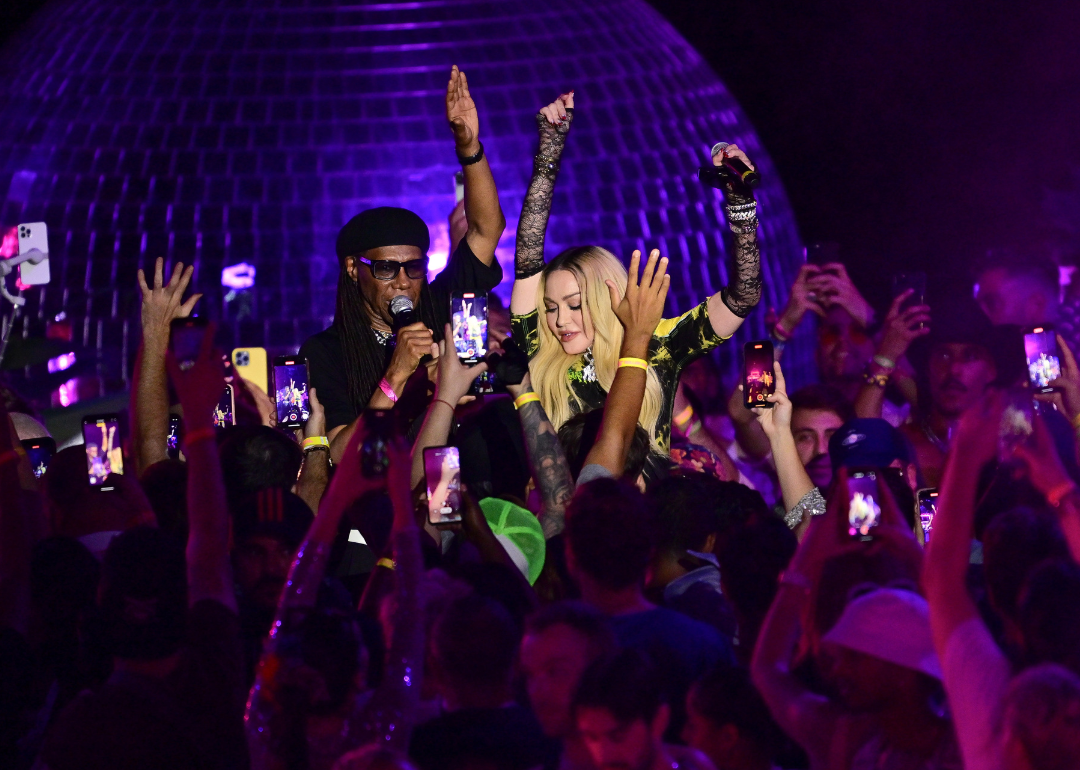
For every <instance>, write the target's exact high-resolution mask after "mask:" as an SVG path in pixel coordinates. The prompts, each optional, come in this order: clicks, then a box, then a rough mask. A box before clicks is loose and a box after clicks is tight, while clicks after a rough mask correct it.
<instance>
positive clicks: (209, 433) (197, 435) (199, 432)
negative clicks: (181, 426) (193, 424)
mask: <svg viewBox="0 0 1080 770" xmlns="http://www.w3.org/2000/svg"><path fill="white" fill-rule="evenodd" d="M216 438H217V429H215V428H213V427H206V428H196V429H195V430H189V431H188V432H187V433H185V434H184V446H185V447H189V446H191V445H193V444H197V443H199V442H200V441H205V440H206V439H216Z"/></svg>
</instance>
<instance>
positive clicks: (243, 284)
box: [221, 262, 255, 291]
mask: <svg viewBox="0 0 1080 770" xmlns="http://www.w3.org/2000/svg"><path fill="white" fill-rule="evenodd" d="M221 285H222V286H224V287H225V288H226V289H232V290H233V291H243V290H244V289H250V288H251V287H252V286H254V285H255V265H249V264H248V263H247V262H241V263H240V264H238V265H229V266H228V267H226V268H225V269H224V270H222V271H221Z"/></svg>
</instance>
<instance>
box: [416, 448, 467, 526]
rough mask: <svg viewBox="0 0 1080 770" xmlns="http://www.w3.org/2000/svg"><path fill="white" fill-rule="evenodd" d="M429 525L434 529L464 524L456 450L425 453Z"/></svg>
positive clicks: (438, 450) (432, 449) (432, 450)
mask: <svg viewBox="0 0 1080 770" xmlns="http://www.w3.org/2000/svg"><path fill="white" fill-rule="evenodd" d="M424 480H425V482H426V484H427V500H428V521H429V522H431V523H432V524H434V525H436V526H437V525H439V524H456V523H457V522H459V521H461V459H460V457H459V455H458V448H457V447H456V446H432V447H428V448H427V449H425V450H424Z"/></svg>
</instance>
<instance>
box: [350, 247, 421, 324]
mask: <svg viewBox="0 0 1080 770" xmlns="http://www.w3.org/2000/svg"><path fill="white" fill-rule="evenodd" d="M423 258H424V254H423V252H421V251H420V248H419V247H418V246H380V247H379V248H377V249H369V250H368V251H366V252H364V254H363V255H362V260H361V259H357V258H354V257H349V258H348V259H347V260H346V267H347V268H348V270H349V275H350V276H352V278H353V279H355V280H356V281H357V283H358V284H359V288H360V294H361V296H363V298H364V305H365V306H366V307H367V311H368V314H369V316H370V317H371V318H372V319H377V320H380V321H382V322H383V324H385V325H386V326H390V325H392V324H393V322H394V318H393V316H391V315H390V301H391V300H392V299H393V298H394V297H397V296H399V295H404V296H406V297H408V298H409V299H411V300H412V303H413V307H416V306H418V305H419V304H420V289H421V287H422V286H423V285H424V279H423V277H420V278H410V277H409V276H408V275H407V274H406V273H405V268H403V267H402V268H399V269H398V271H397V275H395V276H394V277H393V278H391V279H390V280H380V279H378V278H376V277H375V276H374V275H372V273H371V270H372V268H371V266H370V265H368V262H369V261H370V262H376V261H386V262H400V263H405V262H412V261H414V260H417V259H423Z"/></svg>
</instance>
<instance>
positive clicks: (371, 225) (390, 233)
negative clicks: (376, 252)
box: [336, 206, 431, 261]
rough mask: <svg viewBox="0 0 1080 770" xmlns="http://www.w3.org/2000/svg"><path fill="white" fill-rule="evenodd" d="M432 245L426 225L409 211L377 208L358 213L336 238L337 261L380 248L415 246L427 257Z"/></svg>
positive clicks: (388, 207) (383, 207)
mask: <svg viewBox="0 0 1080 770" xmlns="http://www.w3.org/2000/svg"><path fill="white" fill-rule="evenodd" d="M430 245H431V237H430V236H429V235H428V229H427V225H426V224H424V220H422V219H421V218H420V217H419V216H417V215H416V214H414V213H413V212H411V211H409V210H408V209H400V208H397V207H396V206H380V207H379V208H376V209H368V210H367V211H361V212H360V213H359V214H357V215H356V216H355V217H353V218H352V219H350V220H349V221H348V222H346V223H345V226H344V227H343V228H341V232H339V233H338V237H337V247H336V249H337V255H338V259H339V260H342V261H344V259H345V258H346V257H353V256H356V255H357V254H361V253H363V252H365V251H368V250H369V249H377V248H379V247H380V246H416V247H417V248H419V249H420V251H421V252H423V253H424V254H427V251H428V246H430Z"/></svg>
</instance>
